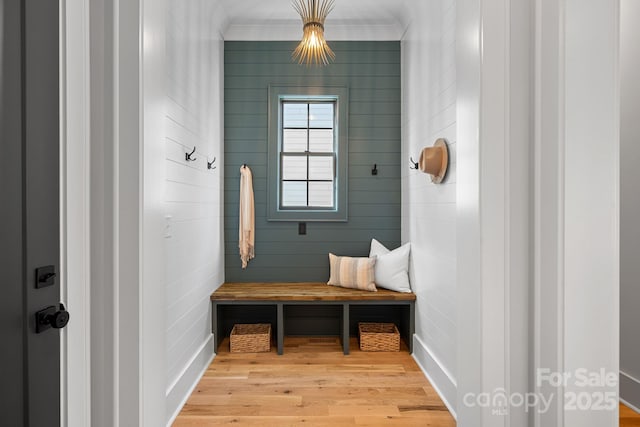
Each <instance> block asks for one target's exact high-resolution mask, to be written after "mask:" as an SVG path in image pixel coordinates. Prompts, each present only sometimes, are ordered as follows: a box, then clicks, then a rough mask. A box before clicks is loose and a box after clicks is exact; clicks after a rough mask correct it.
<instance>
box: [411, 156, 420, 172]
mask: <svg viewBox="0 0 640 427" xmlns="http://www.w3.org/2000/svg"><path fill="white" fill-rule="evenodd" d="M409 159H411V165H409V169H416V170H417V169H418V162H416V161H415V160H413V157H409Z"/></svg>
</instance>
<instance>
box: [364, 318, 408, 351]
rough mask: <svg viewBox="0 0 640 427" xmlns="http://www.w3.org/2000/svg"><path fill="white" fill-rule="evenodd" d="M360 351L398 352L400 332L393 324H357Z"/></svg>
mask: <svg viewBox="0 0 640 427" xmlns="http://www.w3.org/2000/svg"><path fill="white" fill-rule="evenodd" d="M358 332H359V335H360V350H362V351H400V332H398V328H397V327H396V325H395V324H393V323H364V322H361V323H358Z"/></svg>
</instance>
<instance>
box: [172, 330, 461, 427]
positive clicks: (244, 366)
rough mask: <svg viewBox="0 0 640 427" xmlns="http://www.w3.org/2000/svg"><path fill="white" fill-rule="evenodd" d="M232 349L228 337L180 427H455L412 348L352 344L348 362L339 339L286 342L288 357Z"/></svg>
mask: <svg viewBox="0 0 640 427" xmlns="http://www.w3.org/2000/svg"><path fill="white" fill-rule="evenodd" d="M228 349H229V342H228V339H227V340H225V341H223V343H222V344H221V345H220V350H219V352H218V355H217V356H216V358H215V359H214V361H213V363H212V364H211V366H209V368H208V369H207V371H206V373H205V375H204V376H203V378H202V379H201V380H200V383H199V384H198V386H197V387H196V389H195V390H194V392H193V394H192V395H191V397H190V398H189V400H188V401H187V403H186V405H185V406H184V408H183V409H182V412H181V413H180V415H179V416H178V418H177V419H176V421H175V423H174V424H173V425H174V426H176V427H183V426H191V427H194V426H215V425H229V424H232V425H235V426H277V427H285V426H301V425H302V426H308V427H315V426H331V427H340V426H354V425H358V426H416V427H450V426H455V420H454V419H453V417H452V416H451V414H450V413H449V412H448V411H447V408H446V407H445V406H444V404H443V403H442V400H440V397H439V396H438V395H437V393H436V392H435V391H434V389H433V388H432V387H431V385H430V384H429V382H428V381H427V379H426V378H425V376H424V374H423V373H422V371H420V369H419V368H418V366H417V365H416V363H415V361H414V360H413V358H412V357H411V356H410V355H409V354H408V353H407V352H406V349H405V351H401V352H399V353H365V352H361V351H359V350H358V345H357V341H356V340H355V339H352V342H351V349H352V352H351V354H350V355H348V356H344V355H343V354H342V347H341V345H340V342H339V341H338V339H334V338H286V339H285V348H284V355H282V356H278V355H277V354H276V352H275V350H274V349H272V351H271V352H270V353H244V354H243V353H233V354H232V353H229V351H228Z"/></svg>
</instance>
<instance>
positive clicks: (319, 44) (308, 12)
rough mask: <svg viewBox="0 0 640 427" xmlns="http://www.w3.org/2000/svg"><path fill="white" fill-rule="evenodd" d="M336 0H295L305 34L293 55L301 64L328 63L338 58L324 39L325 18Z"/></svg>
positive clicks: (295, 6)
mask: <svg viewBox="0 0 640 427" xmlns="http://www.w3.org/2000/svg"><path fill="white" fill-rule="evenodd" d="M333 1H334V0H293V2H292V4H293V8H294V9H295V10H296V11H297V12H298V13H299V14H300V17H302V23H303V24H304V26H303V27H302V30H303V34H302V40H301V41H300V44H299V45H298V47H297V48H296V50H294V51H293V54H292V55H291V56H292V57H293V59H294V60H295V61H298V63H299V64H303V63H306V64H307V65H311V64H314V65H327V64H328V63H329V60H334V59H336V55H335V54H334V53H333V51H332V50H331V48H330V47H329V45H328V44H327V41H326V40H325V39H324V20H325V19H326V18H327V15H328V14H329V12H331V9H333Z"/></svg>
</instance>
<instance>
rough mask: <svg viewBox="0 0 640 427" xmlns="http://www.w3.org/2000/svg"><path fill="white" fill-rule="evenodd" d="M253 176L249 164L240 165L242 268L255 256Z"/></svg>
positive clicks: (240, 243)
mask: <svg viewBox="0 0 640 427" xmlns="http://www.w3.org/2000/svg"><path fill="white" fill-rule="evenodd" d="M252 181H253V178H252V176H251V169H249V166H247V165H243V166H241V167H240V221H239V222H240V226H239V243H238V245H239V246H240V259H241V260H242V268H247V263H248V262H249V260H250V259H253V257H254V256H255V253H254V249H253V246H254V244H255V232H256V221H255V210H254V206H253V182H252Z"/></svg>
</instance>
